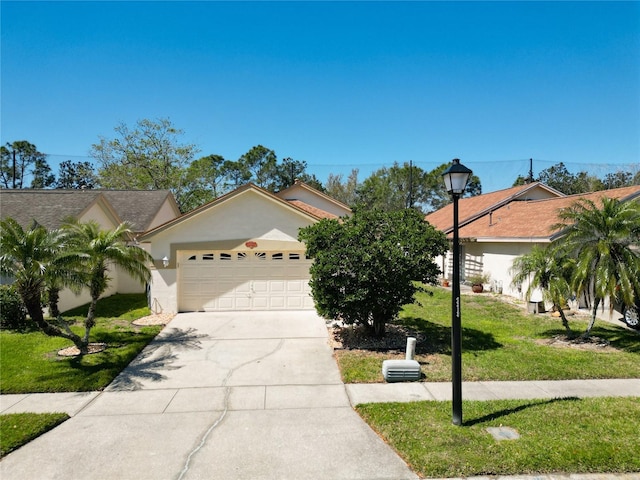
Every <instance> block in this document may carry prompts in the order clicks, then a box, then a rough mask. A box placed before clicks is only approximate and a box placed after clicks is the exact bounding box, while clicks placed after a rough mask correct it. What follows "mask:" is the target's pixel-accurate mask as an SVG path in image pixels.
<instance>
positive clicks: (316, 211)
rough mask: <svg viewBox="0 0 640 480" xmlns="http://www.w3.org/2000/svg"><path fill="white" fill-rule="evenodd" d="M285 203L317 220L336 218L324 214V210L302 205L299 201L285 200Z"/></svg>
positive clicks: (332, 215)
mask: <svg viewBox="0 0 640 480" xmlns="http://www.w3.org/2000/svg"><path fill="white" fill-rule="evenodd" d="M287 203H290V204H291V205H294V206H296V207H298V208H299V209H300V210H303V211H305V212H307V213H309V214H311V215H313V216H314V217H317V218H338V216H337V215H334V214H333V213H329V212H325V211H324V210H321V209H319V208H316V207H313V206H311V205H309V204H308V203H304V202H302V201H300V200H287Z"/></svg>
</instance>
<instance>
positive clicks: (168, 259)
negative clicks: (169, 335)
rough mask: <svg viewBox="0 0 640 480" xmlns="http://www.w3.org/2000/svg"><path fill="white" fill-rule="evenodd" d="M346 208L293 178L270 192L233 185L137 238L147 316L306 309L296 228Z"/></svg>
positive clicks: (303, 260)
mask: <svg viewBox="0 0 640 480" xmlns="http://www.w3.org/2000/svg"><path fill="white" fill-rule="evenodd" d="M350 213H351V210H350V209H349V207H347V206H346V205H344V204H342V203H340V202H338V201H336V200H333V199H331V198H330V197H328V196H327V195H325V194H323V193H322V192H319V191H318V190H315V189H314V188H312V187H310V186H308V185H306V184H304V183H302V182H299V181H297V182H296V183H295V185H293V186H292V187H290V188H288V189H286V190H283V191H282V192H280V193H278V194H276V195H274V194H271V193H269V192H267V191H266V190H263V189H262V188H259V187H257V186H255V185H253V184H248V185H245V186H243V187H240V188H238V189H236V190H234V191H233V192H230V193H228V194H226V195H223V196H222V197H219V198H217V199H216V200H214V201H212V202H210V203H207V204H206V205H203V206H202V207H199V208H197V209H195V210H193V211H191V212H189V213H186V214H184V215H182V216H181V217H179V218H176V219H174V220H171V221H170V222H168V223H166V224H164V225H161V226H159V227H157V228H155V229H153V230H151V231H149V232H147V233H145V234H144V235H142V236H141V237H140V238H139V241H140V242H141V243H148V244H149V245H150V246H149V251H150V252H151V255H152V256H153V258H154V264H155V268H154V270H153V279H152V282H151V291H150V301H151V307H152V309H153V310H154V311H157V312H159V311H164V312H183V311H224V310H301V309H312V308H313V299H312V297H311V295H310V290H309V267H310V265H311V262H312V261H311V260H310V259H308V258H307V257H306V255H305V245H304V243H301V242H300V241H298V232H299V230H300V229H301V228H304V227H307V226H309V225H313V224H314V223H316V222H318V221H320V220H321V219H323V218H337V217H340V216H345V215H349V214H350Z"/></svg>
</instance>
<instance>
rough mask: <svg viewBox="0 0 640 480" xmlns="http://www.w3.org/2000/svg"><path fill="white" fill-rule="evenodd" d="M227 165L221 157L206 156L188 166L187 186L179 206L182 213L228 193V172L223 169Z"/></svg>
mask: <svg viewBox="0 0 640 480" xmlns="http://www.w3.org/2000/svg"><path fill="white" fill-rule="evenodd" d="M228 164H229V163H228V162H227V161H226V160H225V159H224V157H222V156H221V155H207V156H206V157H202V158H199V159H198V160H194V161H193V162H192V163H191V165H189V167H188V168H187V175H186V185H187V186H186V188H185V194H184V196H183V201H182V204H181V207H182V210H183V211H184V212H188V211H190V210H193V209H194V208H197V207H199V206H201V205H204V204H205V203H207V202H210V201H211V200H214V199H215V198H217V197H219V196H220V195H222V194H224V193H226V192H227V191H228V188H227V183H226V182H227V178H228V172H227V171H226V168H225V167H226V166H227V165H228Z"/></svg>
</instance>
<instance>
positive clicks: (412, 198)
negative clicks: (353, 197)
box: [358, 162, 427, 211]
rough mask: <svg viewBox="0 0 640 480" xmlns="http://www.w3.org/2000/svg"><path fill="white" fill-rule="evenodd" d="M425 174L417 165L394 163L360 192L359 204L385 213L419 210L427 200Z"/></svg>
mask: <svg viewBox="0 0 640 480" xmlns="http://www.w3.org/2000/svg"><path fill="white" fill-rule="evenodd" d="M426 187H427V183H426V173H425V172H424V171H423V170H422V169H421V168H420V167H417V166H415V165H413V166H412V165H410V163H409V162H405V163H403V164H402V165H400V164H398V163H397V162H395V163H394V164H393V166H391V167H390V168H387V167H383V168H381V169H379V170H377V171H375V172H374V173H372V174H371V176H369V177H368V178H367V179H365V181H364V182H362V185H361V186H360V188H359V189H358V197H359V203H360V204H361V205H363V206H364V207H365V208H369V209H377V210H383V211H394V210H402V209H405V208H413V207H416V208H420V207H421V206H422V205H423V204H424V203H425V200H426V196H427V192H426Z"/></svg>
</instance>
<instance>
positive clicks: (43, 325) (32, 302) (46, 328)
mask: <svg viewBox="0 0 640 480" xmlns="http://www.w3.org/2000/svg"><path fill="white" fill-rule="evenodd" d="M22 301H23V302H24V306H25V307H26V309H27V312H28V313H29V316H30V317H31V320H33V322H34V323H35V324H36V325H37V326H38V328H39V329H40V330H41V331H42V332H43V333H44V334H45V335H49V336H50V337H62V338H66V339H67V340H71V341H72V342H73V344H74V345H75V346H76V347H78V349H79V350H80V351H81V352H82V344H83V343H82V339H81V338H80V336H78V335H76V334H75V333H73V332H71V331H69V332H65V331H63V330H61V329H60V328H58V327H56V326H55V325H52V324H51V323H49V322H47V321H46V320H45V319H44V315H43V314H42V307H41V306H40V304H41V302H40V296H39V295H38V296H35V297H34V296H28V295H23V296H22ZM85 353H86V347H85Z"/></svg>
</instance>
